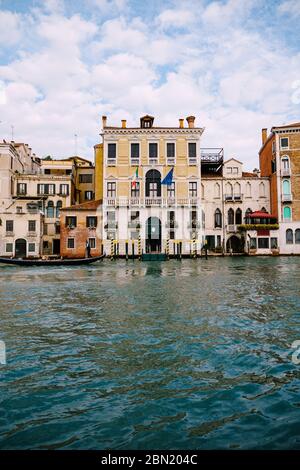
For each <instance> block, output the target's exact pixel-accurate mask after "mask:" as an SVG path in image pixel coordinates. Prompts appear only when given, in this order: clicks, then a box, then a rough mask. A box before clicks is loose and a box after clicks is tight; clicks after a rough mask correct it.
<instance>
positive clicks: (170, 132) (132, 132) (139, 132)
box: [100, 127, 205, 139]
mask: <svg viewBox="0 0 300 470" xmlns="http://www.w3.org/2000/svg"><path fill="white" fill-rule="evenodd" d="M204 129H205V128H204V127H203V128H184V129H181V128H178V129H177V128H176V129H175V128H173V129H172V128H165V129H164V128H150V129H143V128H141V129H128V128H125V129H122V128H120V129H114V128H113V129H108V128H105V129H103V130H102V132H101V134H100V135H101V136H102V137H105V136H109V137H112V136H115V135H116V136H121V135H122V136H131V137H133V136H135V137H137V138H138V137H140V136H148V137H149V138H153V139H155V136H157V135H163V136H167V137H169V138H172V136H176V137H177V136H178V135H183V136H201V135H202V134H203V132H204Z"/></svg>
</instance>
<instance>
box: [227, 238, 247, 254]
mask: <svg viewBox="0 0 300 470" xmlns="http://www.w3.org/2000/svg"><path fill="white" fill-rule="evenodd" d="M231 250H232V252H233V253H243V252H244V242H243V239H242V238H239V237H237V236H236V235H232V237H230V238H228V240H227V243H226V251H227V253H230V252H231Z"/></svg>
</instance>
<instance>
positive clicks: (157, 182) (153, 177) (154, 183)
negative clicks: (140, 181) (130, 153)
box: [146, 170, 161, 198]
mask: <svg viewBox="0 0 300 470" xmlns="http://www.w3.org/2000/svg"><path fill="white" fill-rule="evenodd" d="M146 197H151V198H155V197H161V174H160V172H159V171H158V170H149V171H147V173H146Z"/></svg>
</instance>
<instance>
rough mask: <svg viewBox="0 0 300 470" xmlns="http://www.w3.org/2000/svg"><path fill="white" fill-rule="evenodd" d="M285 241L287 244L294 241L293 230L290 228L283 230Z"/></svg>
mask: <svg viewBox="0 0 300 470" xmlns="http://www.w3.org/2000/svg"><path fill="white" fill-rule="evenodd" d="M285 241H286V244H287V245H292V244H293V243H294V236H293V230H292V229H290V228H288V229H287V231H286V232H285Z"/></svg>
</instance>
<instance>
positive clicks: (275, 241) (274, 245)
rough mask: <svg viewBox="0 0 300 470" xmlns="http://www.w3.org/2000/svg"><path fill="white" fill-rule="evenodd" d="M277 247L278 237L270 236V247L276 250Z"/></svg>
mask: <svg viewBox="0 0 300 470" xmlns="http://www.w3.org/2000/svg"><path fill="white" fill-rule="evenodd" d="M277 248H278V239H277V238H276V237H272V238H271V249H272V250H277Z"/></svg>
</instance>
